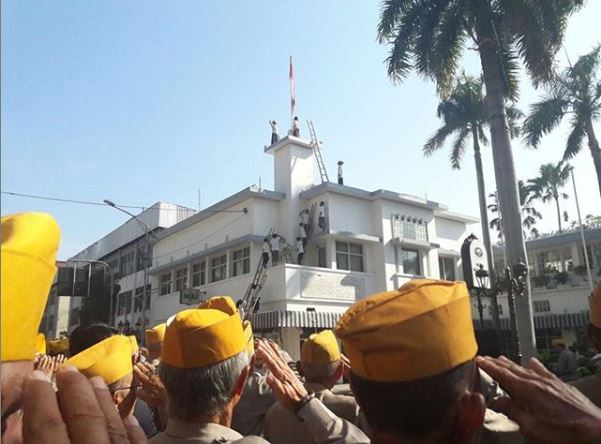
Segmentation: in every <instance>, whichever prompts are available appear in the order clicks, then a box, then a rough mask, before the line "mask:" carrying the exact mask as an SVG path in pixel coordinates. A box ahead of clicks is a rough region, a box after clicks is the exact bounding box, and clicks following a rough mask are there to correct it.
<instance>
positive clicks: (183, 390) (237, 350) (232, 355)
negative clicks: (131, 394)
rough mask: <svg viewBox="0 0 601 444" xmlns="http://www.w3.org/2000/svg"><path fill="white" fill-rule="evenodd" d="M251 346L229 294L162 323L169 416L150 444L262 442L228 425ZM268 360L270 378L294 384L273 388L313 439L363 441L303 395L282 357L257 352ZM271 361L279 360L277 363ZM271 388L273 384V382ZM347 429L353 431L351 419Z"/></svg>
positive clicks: (163, 375) (163, 372)
mask: <svg viewBox="0 0 601 444" xmlns="http://www.w3.org/2000/svg"><path fill="white" fill-rule="evenodd" d="M253 352H254V348H253V337H252V330H251V326H250V324H249V323H248V322H247V321H246V322H244V323H243V322H242V320H241V319H240V314H239V312H238V310H237V309H236V305H235V303H234V302H233V301H232V299H231V298H229V297H223V296H220V297H214V298H211V299H210V300H209V301H207V302H206V303H205V304H202V305H201V306H200V307H199V308H198V309H190V310H184V311H182V312H180V313H178V314H177V316H176V317H175V319H174V320H173V322H171V323H170V324H169V325H168V326H167V331H166V332H165V342H164V348H163V360H162V362H161V364H160V366H159V375H160V377H161V380H162V381H163V383H164V384H165V387H166V389H167V393H168V397H169V401H168V406H169V408H168V410H169V420H168V422H167V428H166V430H165V432H164V433H162V434H160V435H158V436H157V437H155V438H153V439H152V440H151V443H154V444H175V443H183V442H204V443H214V442H223V443H225V442H240V443H251V442H256V443H264V442H266V441H265V440H264V439H262V438H260V437H257V436H248V437H245V438H243V437H242V435H240V434H239V433H238V432H236V431H234V430H233V429H231V421H232V414H233V411H234V408H235V407H236V405H237V404H238V402H239V400H240V397H241V395H242V391H243V389H244V387H245V382H246V378H247V376H248V374H249V372H250V369H251V365H252V362H251V356H252V354H253ZM260 357H261V358H262V359H264V360H265V363H266V365H268V366H271V367H270V370H271V372H272V373H271V379H269V380H268V381H271V383H272V384H278V383H279V384H280V386H278V387H276V389H278V388H279V387H281V385H282V384H294V386H293V388H294V390H292V389H291V390H290V391H282V390H279V389H278V390H277V394H278V395H279V396H280V397H281V398H279V399H280V401H282V400H283V399H286V400H285V401H284V403H285V404H286V405H287V406H289V407H290V408H291V409H295V410H296V411H297V414H298V415H301V417H302V416H304V417H305V420H306V421H307V424H308V427H311V428H312V430H313V431H314V435H313V436H314V440H315V441H316V442H340V443H342V442H367V441H366V440H365V441H360V440H353V439H347V438H352V436H350V435H349V432H348V430H349V429H348V428H345V427H342V426H341V425H340V424H339V423H337V422H336V421H335V419H334V418H332V416H331V413H330V412H329V411H328V410H327V409H325V407H324V406H323V404H321V403H320V402H319V401H318V400H311V399H309V398H308V397H307V392H306V390H304V388H303V387H302V385H300V382H298V379H297V378H296V377H295V376H294V374H293V373H292V371H289V373H288V372H286V369H287V370H289V369H288V367H287V366H286V365H285V363H283V360H282V359H281V357H279V355H278V356H276V357H273V356H272V355H265V354H264V355H263V356H260ZM275 366H278V367H277V369H276V368H275ZM272 388H273V387H272ZM349 427H350V428H351V429H350V430H352V431H354V428H352V425H349Z"/></svg>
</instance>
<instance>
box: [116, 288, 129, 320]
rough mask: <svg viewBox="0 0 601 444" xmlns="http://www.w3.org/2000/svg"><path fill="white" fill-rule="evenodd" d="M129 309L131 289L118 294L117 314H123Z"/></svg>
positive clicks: (127, 312)
mask: <svg viewBox="0 0 601 444" xmlns="http://www.w3.org/2000/svg"><path fill="white" fill-rule="evenodd" d="M130 311H131V291H124V292H123V293H121V294H120V295H119V306H118V312H117V313H118V315H119V316H123V315H127V314H129V313H130Z"/></svg>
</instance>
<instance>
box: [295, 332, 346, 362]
mask: <svg viewBox="0 0 601 444" xmlns="http://www.w3.org/2000/svg"><path fill="white" fill-rule="evenodd" d="M339 359H340V348H339V347H338V342H337V341H336V336H334V332H333V331H332V330H324V331H321V332H319V333H314V334H312V335H311V336H309V339H307V340H306V341H305V342H304V343H303V347H302V348H301V361H302V362H306V363H308V364H328V363H330V362H334V361H338V360H339Z"/></svg>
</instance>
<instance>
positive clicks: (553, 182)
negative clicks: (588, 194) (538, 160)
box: [528, 160, 572, 233]
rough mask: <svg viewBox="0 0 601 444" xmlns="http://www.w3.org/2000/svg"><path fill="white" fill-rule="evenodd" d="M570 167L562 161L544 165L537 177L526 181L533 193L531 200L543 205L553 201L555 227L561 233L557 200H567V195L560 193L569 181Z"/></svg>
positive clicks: (559, 210)
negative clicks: (555, 211)
mask: <svg viewBox="0 0 601 444" xmlns="http://www.w3.org/2000/svg"><path fill="white" fill-rule="evenodd" d="M571 171H572V167H571V166H570V164H568V163H565V162H564V161H563V160H562V161H560V162H559V163H557V164H555V165H554V164H552V163H545V164H544V165H541V167H540V169H539V173H538V176H537V177H535V178H534V179H530V180H529V181H528V183H529V186H530V189H531V190H532V193H533V199H540V200H542V201H543V202H544V203H547V202H549V201H550V200H554V201H555V206H556V208H557V225H558V227H559V232H560V233H561V231H562V230H561V209H560V206H559V199H562V198H563V199H567V198H568V195H567V194H566V193H563V192H561V189H562V188H563V187H564V186H565V184H566V183H567V181H568V180H569V179H570V172H571Z"/></svg>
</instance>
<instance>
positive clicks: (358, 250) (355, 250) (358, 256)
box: [336, 241, 363, 272]
mask: <svg viewBox="0 0 601 444" xmlns="http://www.w3.org/2000/svg"><path fill="white" fill-rule="evenodd" d="M336 268H338V269H339V270H349V271H359V272H363V246H362V245H361V244H352V243H350V242H340V241H336Z"/></svg>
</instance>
